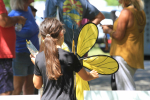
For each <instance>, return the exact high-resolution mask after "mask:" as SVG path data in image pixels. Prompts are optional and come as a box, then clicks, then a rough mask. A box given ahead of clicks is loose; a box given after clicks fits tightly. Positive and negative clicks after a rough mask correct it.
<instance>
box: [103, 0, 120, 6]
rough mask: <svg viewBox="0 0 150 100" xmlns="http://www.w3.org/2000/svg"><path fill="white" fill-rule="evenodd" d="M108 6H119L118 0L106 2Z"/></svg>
mask: <svg viewBox="0 0 150 100" xmlns="http://www.w3.org/2000/svg"><path fill="white" fill-rule="evenodd" d="M105 1H106V2H107V4H108V6H118V5H119V3H118V0H105Z"/></svg>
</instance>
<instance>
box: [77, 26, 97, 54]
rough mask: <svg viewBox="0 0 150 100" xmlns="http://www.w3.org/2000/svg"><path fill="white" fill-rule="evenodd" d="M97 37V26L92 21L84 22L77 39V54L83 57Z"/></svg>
mask: <svg viewBox="0 0 150 100" xmlns="http://www.w3.org/2000/svg"><path fill="white" fill-rule="evenodd" d="M97 37H98V28H97V26H96V25H95V24H93V23H88V24H85V25H84V27H83V28H82V30H81V31H80V34H79V36H78V41H77V54H78V56H79V57H83V56H84V55H85V54H86V53H87V52H88V51H89V50H90V49H91V48H92V47H93V46H94V44H95V43H96V40H97Z"/></svg>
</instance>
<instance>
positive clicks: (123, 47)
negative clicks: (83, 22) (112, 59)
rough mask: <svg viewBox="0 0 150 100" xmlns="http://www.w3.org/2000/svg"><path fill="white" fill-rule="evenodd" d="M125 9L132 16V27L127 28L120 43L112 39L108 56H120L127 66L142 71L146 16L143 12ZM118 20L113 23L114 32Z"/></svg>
mask: <svg viewBox="0 0 150 100" xmlns="http://www.w3.org/2000/svg"><path fill="white" fill-rule="evenodd" d="M127 9H129V10H130V11H131V12H132V13H133V15H134V25H133V26H132V27H131V28H127V30H126V33H125V37H124V38H123V39H122V40H121V41H117V40H115V39H113V38H112V44H111V49H110V55H111V56H121V57H122V58H123V59H124V60H125V61H126V62H127V64H128V65H129V66H131V67H133V68H141V69H144V28H145V25H146V15H145V13H144V11H135V10H134V9H133V8H127ZM118 19H119V18H118ZM118 19H117V20H116V21H115V23H114V26H113V30H114V31H115V30H116V29H117V24H118Z"/></svg>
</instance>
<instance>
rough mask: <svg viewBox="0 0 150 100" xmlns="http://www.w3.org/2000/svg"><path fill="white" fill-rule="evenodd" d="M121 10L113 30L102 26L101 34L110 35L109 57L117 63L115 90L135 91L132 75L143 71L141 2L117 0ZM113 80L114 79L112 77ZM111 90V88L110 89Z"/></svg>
mask: <svg viewBox="0 0 150 100" xmlns="http://www.w3.org/2000/svg"><path fill="white" fill-rule="evenodd" d="M118 2H119V3H120V4H121V5H122V7H123V10H122V11H121V13H120V16H119V17H118V19H117V20H116V21H115V23H114V25H113V29H111V28H110V27H108V26H106V25H102V28H103V32H104V33H106V34H110V36H111V37H112V44H111V48H110V55H111V56H112V57H113V58H115V59H116V60H117V62H118V63H119V70H118V71H117V72H116V73H115V74H114V75H113V76H115V82H116V89H117V90H136V87H135V83H134V78H133V76H134V74H135V72H136V70H137V69H144V54H143V51H144V28H145V25H146V15H145V13H144V11H143V8H144V3H143V1H142V0H119V1H118ZM113 78H114V77H113ZM112 88H113V87H112Z"/></svg>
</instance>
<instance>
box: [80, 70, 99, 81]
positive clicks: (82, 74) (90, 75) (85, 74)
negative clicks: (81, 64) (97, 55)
mask: <svg viewBox="0 0 150 100" xmlns="http://www.w3.org/2000/svg"><path fill="white" fill-rule="evenodd" d="M78 75H79V76H80V77H81V78H82V79H83V80H85V81H90V80H93V79H96V78H98V77H99V76H98V73H97V71H95V70H92V71H91V72H87V71H86V70H85V69H84V68H82V69H81V70H80V71H79V72H78Z"/></svg>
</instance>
